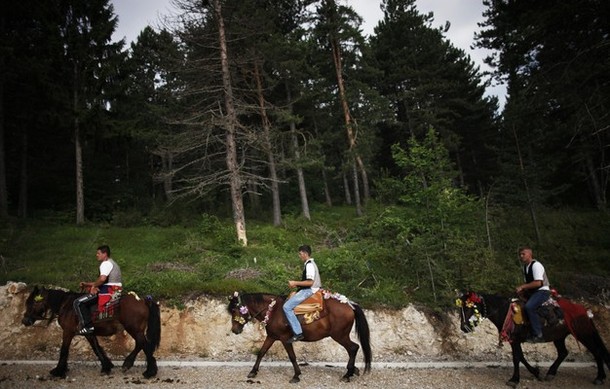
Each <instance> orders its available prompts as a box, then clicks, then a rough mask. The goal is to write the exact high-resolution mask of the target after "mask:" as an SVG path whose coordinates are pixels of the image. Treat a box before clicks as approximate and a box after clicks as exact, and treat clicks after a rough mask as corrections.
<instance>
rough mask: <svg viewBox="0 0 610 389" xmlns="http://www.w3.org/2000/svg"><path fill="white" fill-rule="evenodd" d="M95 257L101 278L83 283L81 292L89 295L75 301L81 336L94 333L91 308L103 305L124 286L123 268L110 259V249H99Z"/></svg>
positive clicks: (103, 246) (105, 247) (104, 246)
mask: <svg viewBox="0 0 610 389" xmlns="http://www.w3.org/2000/svg"><path fill="white" fill-rule="evenodd" d="M95 255H96V257H97V260H98V261H99V262H100V276H99V277H98V278H97V280H95V281H93V282H81V283H80V288H81V290H82V289H88V290H89V293H88V294H86V295H84V296H82V297H79V298H77V299H76V300H74V309H75V310H76V313H77V314H78V319H79V321H80V330H79V331H78V334H79V335H89V334H92V333H93V331H94V328H93V322H92V320H91V306H92V305H94V304H95V303H98V305H102V304H103V303H105V302H106V301H108V300H110V297H111V296H112V295H113V294H114V293H118V292H120V291H121V289H122V286H123V281H122V276H121V268H120V267H119V265H118V264H117V263H116V262H115V261H114V260H113V259H112V258H110V247H108V246H107V245H102V246H100V247H98V248H97V252H96V254H95Z"/></svg>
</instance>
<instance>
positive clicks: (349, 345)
mask: <svg viewBox="0 0 610 389" xmlns="http://www.w3.org/2000/svg"><path fill="white" fill-rule="evenodd" d="M331 337H332V338H333V339H334V340H335V341H336V342H337V343H339V344H340V345H341V346H343V347H344V348H345V351H347V355H348V356H349V360H348V361H347V372H346V373H345V375H344V376H343V377H342V378H341V381H343V382H349V381H350V379H351V378H352V377H353V376H354V374H356V375H360V370H358V368H357V367H356V355H357V354H358V350H359V349H360V346H359V345H358V344H357V343H354V342H352V340H351V339H350V338H349V332H348V334H347V336H343V337H336V338H335V337H334V336H332V335H331Z"/></svg>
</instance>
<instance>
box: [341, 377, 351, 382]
mask: <svg viewBox="0 0 610 389" xmlns="http://www.w3.org/2000/svg"><path fill="white" fill-rule="evenodd" d="M341 382H350V378H349V377H348V376H343V377H341Z"/></svg>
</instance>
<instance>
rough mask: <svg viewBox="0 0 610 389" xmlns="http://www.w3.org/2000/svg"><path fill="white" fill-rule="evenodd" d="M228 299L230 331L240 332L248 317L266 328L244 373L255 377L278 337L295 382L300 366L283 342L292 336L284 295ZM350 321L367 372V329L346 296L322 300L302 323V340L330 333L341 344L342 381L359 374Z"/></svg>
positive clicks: (368, 344) (362, 315)
mask: <svg viewBox="0 0 610 389" xmlns="http://www.w3.org/2000/svg"><path fill="white" fill-rule="evenodd" d="M341 297H343V296H341ZM229 300H230V301H229V313H230V314H231V317H232V320H231V331H233V333H234V334H240V333H241V332H242V330H243V328H244V325H245V324H246V323H247V322H249V321H250V320H252V319H256V320H258V321H259V322H260V323H261V325H264V326H265V329H266V331H267V337H266V338H265V341H264V342H263V346H262V347H261V349H260V351H259V352H258V355H257V357H256V362H255V363H254V366H253V367H252V370H251V371H250V373H249V374H248V378H254V377H256V374H257V373H258V368H259V366H260V363H261V359H262V358H263V356H264V355H265V353H266V352H267V350H269V348H270V347H271V346H272V345H273V343H275V341H276V340H279V341H280V342H282V345H283V346H284V349H286V352H287V353H288V358H290V362H291V363H292V366H293V368H294V376H293V377H292V379H291V380H290V382H292V383H294V382H299V376H300V375H301V369H300V368H299V365H298V364H297V358H296V355H295V354H294V349H293V347H292V344H291V343H287V341H288V339H290V337H292V330H291V329H290V327H289V325H288V321H287V320H286V316H285V315H284V312H283V310H282V306H283V305H284V301H285V300H286V297H285V296H276V295H273V294H262V293H252V294H243V295H240V294H239V293H237V292H235V294H234V295H233V296H232V297H231V298H230V299H229ZM354 321H355V322H356V333H357V334H358V339H359V340H360V344H361V345H362V352H363V353H364V362H365V369H364V372H365V373H368V372H369V371H370V370H371V359H372V356H371V344H370V331H369V325H368V323H367V321H366V317H365V316H364V312H363V311H362V308H360V306H359V305H358V304H356V303H354V302H351V301H347V299H343V300H341V301H340V300H339V299H337V298H334V297H331V298H328V299H325V300H324V310H323V311H322V312H321V314H320V318H319V319H318V320H315V321H313V322H312V323H310V324H305V325H303V335H304V336H305V339H304V341H305V342H315V341H317V340H320V339H324V338H326V337H328V336H330V337H331V338H332V339H333V340H334V341H335V342H337V343H339V344H340V345H342V346H343V347H345V350H347V354H348V355H349V361H348V363H347V373H345V375H344V376H343V378H342V379H343V381H349V380H350V378H351V377H353V375H354V374H356V375H359V374H360V371H359V370H358V368H357V367H356V366H355V363H356V354H357V353H358V349H359V348H360V347H359V346H358V344H357V343H354V342H352V340H351V339H350V331H351V329H352V326H353V324H354Z"/></svg>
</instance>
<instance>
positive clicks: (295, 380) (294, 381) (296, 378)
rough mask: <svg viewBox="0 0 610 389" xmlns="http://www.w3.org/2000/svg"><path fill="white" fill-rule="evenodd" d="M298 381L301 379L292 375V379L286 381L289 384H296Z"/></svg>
mask: <svg viewBox="0 0 610 389" xmlns="http://www.w3.org/2000/svg"><path fill="white" fill-rule="evenodd" d="M299 381H301V379H300V378H299V377H292V379H291V380H290V381H288V382H290V383H291V384H296V383H298V382H299Z"/></svg>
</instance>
